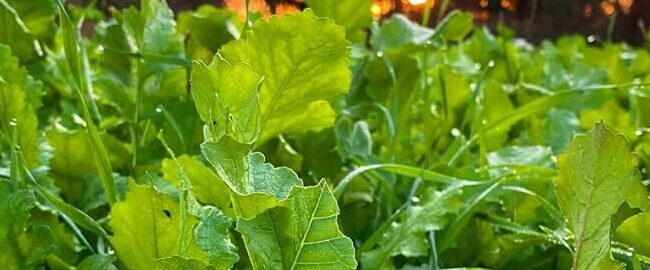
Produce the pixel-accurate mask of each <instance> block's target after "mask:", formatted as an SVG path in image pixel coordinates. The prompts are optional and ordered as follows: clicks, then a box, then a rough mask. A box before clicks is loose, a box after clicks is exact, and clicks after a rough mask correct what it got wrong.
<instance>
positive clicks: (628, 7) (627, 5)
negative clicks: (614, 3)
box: [618, 0, 634, 14]
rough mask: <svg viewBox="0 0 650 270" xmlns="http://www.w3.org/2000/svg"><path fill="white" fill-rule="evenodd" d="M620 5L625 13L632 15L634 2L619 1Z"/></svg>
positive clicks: (630, 0)
mask: <svg viewBox="0 0 650 270" xmlns="http://www.w3.org/2000/svg"><path fill="white" fill-rule="evenodd" d="M618 5H619V6H620V7H621V10H622V11H623V13H625V14H630V12H631V11H632V5H634V0H618Z"/></svg>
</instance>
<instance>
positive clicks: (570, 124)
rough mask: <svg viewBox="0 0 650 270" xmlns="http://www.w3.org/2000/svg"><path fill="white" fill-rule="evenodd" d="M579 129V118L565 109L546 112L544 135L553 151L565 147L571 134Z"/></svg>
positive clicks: (558, 150)
mask: <svg viewBox="0 0 650 270" xmlns="http://www.w3.org/2000/svg"><path fill="white" fill-rule="evenodd" d="M579 131H580V120H578V117H576V115H575V114H574V113H573V112H571V111H567V110H559V109H551V110H549V111H548V112H546V121H545V123H544V137H545V140H546V144H548V145H549V146H550V147H551V149H553V153H559V152H561V151H563V150H564V149H566V147H567V145H569V142H570V141H571V138H573V135H574V134H576V133H578V132H579Z"/></svg>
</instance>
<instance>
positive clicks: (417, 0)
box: [409, 0, 427, 6]
mask: <svg viewBox="0 0 650 270" xmlns="http://www.w3.org/2000/svg"><path fill="white" fill-rule="evenodd" d="M409 3H410V4H411V5H414V6H417V5H424V4H426V3H427V0H409Z"/></svg>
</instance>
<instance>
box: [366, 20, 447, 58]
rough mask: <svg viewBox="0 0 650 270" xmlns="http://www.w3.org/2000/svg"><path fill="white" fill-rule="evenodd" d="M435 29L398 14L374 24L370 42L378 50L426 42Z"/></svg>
mask: <svg viewBox="0 0 650 270" xmlns="http://www.w3.org/2000/svg"><path fill="white" fill-rule="evenodd" d="M433 34H434V32H433V30H431V29H429V28H426V27H422V26H420V25H418V24H416V23H414V22H411V21H410V20H409V19H408V18H407V17H406V16H404V15H401V14H396V15H393V16H391V17H390V18H389V19H388V20H385V21H384V22H382V23H381V26H379V25H378V24H377V23H375V24H373V26H372V35H371V36H370V44H372V46H373V47H374V48H375V49H377V50H385V49H389V48H396V47H399V46H402V45H405V44H416V45H421V44H424V43H425V42H426V41H427V40H428V39H429V38H431V37H432V36H433Z"/></svg>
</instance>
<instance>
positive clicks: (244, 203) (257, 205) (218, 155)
mask: <svg viewBox="0 0 650 270" xmlns="http://www.w3.org/2000/svg"><path fill="white" fill-rule="evenodd" d="M249 148H250V146H248V145H243V144H239V143H237V142H235V141H233V140H231V139H230V138H228V137H223V138H222V139H221V140H220V141H219V142H204V143H203V144H201V150H202V152H203V155H204V156H205V157H206V158H207V160H208V161H209V162H210V163H211V164H212V166H213V167H214V168H215V170H216V171H217V174H218V175H219V177H221V179H223V181H224V182H225V183H226V185H228V187H229V188H230V190H231V191H232V193H233V195H234V197H235V198H234V199H235V202H234V204H235V205H234V207H235V212H236V213H237V215H238V216H241V217H244V218H252V217H254V216H255V215H257V214H258V213H260V212H262V211H264V210H266V209H268V208H271V207H274V206H275V205H276V204H277V202H278V200H280V199H284V198H286V196H287V195H288V194H289V190H290V189H291V187H293V186H301V185H302V180H300V178H298V176H297V175H296V174H295V173H294V172H293V171H291V169H289V168H286V167H279V168H274V167H273V166H272V165H271V164H267V163H264V155H263V154H261V153H251V154H248V149H249ZM247 154H248V155H247Z"/></svg>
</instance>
